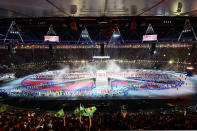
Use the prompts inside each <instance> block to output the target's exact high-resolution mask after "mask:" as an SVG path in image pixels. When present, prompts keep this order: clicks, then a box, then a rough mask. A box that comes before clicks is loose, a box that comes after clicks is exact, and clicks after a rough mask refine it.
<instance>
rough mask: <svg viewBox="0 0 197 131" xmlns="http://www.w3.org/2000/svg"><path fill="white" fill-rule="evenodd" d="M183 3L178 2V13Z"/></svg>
mask: <svg viewBox="0 0 197 131" xmlns="http://www.w3.org/2000/svg"><path fill="white" fill-rule="evenodd" d="M182 7H183V4H182V3H181V2H179V3H178V8H177V12H178V13H180V12H181V10H182Z"/></svg>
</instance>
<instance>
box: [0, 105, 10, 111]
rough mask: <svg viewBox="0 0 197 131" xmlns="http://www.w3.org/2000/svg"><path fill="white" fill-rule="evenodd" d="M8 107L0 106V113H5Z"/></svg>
mask: <svg viewBox="0 0 197 131" xmlns="http://www.w3.org/2000/svg"><path fill="white" fill-rule="evenodd" d="M7 107H8V105H2V106H0V113H2V112H5V111H6V110H7Z"/></svg>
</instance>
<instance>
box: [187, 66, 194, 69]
mask: <svg viewBox="0 0 197 131" xmlns="http://www.w3.org/2000/svg"><path fill="white" fill-rule="evenodd" d="M186 69H187V70H193V69H194V67H192V66H188V67H187V68H186Z"/></svg>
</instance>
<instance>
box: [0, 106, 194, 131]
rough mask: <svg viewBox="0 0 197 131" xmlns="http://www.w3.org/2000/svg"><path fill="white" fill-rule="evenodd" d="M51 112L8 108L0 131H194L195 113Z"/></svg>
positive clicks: (0, 116)
mask: <svg viewBox="0 0 197 131" xmlns="http://www.w3.org/2000/svg"><path fill="white" fill-rule="evenodd" d="M54 113H55V112H54V111H53V112H51V111H45V112H44V111H32V110H31V111H28V110H24V109H16V108H13V107H12V108H10V109H9V108H8V110H7V111H5V112H4V113H2V114H1V115H0V130H1V131H6V130H9V131H17V130H18V131H19V130H20V131H37V130H38V131H45V130H46V131H48V130H50V131H63V130H69V131H70V130H76V131H78V130H85V131H86V130H95V131H96V130H138V129H141V130H152V129H153V130H169V129H171V130H178V129H186V130H190V129H197V113H195V112H189V111H188V112H187V114H184V113H183V112H182V113H176V112H174V113H169V114H163V113H158V114H156V113H154V112H153V113H148V114H147V113H132V112H127V113H126V115H123V113H121V111H119V112H107V113H104V112H103V113H102V112H99V111H96V112H95V113H94V115H93V116H92V117H91V124H90V120H89V118H88V117H80V116H77V115H74V114H72V113H65V115H64V117H62V118H57V117H54V115H53V114H54Z"/></svg>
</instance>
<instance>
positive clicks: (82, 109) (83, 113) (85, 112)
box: [80, 106, 89, 116]
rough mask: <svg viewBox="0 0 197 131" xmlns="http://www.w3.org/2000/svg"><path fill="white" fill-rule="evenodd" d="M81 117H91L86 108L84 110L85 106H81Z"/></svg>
mask: <svg viewBox="0 0 197 131" xmlns="http://www.w3.org/2000/svg"><path fill="white" fill-rule="evenodd" d="M80 115H81V116H89V114H88V112H87V111H86V108H84V107H83V106H80Z"/></svg>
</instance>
